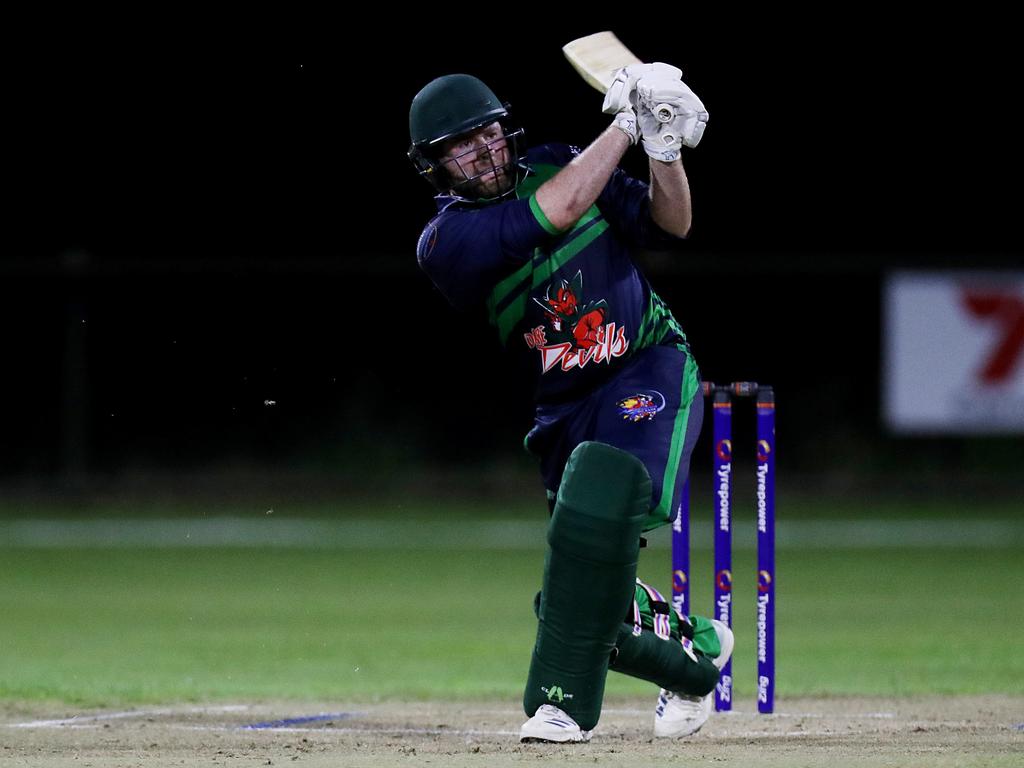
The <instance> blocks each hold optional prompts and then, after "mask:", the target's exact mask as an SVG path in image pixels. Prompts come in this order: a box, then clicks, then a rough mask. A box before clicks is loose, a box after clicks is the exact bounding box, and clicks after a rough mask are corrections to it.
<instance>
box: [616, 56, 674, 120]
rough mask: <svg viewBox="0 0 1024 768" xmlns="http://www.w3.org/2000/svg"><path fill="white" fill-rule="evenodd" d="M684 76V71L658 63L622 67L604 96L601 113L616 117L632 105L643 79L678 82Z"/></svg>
mask: <svg viewBox="0 0 1024 768" xmlns="http://www.w3.org/2000/svg"><path fill="white" fill-rule="evenodd" d="M682 76H683V71H682V70H681V69H679V68H678V67H673V66H672V65H671V64H663V63H662V62H660V61H656V62H654V63H653V64H630V65H629V66H628V67H622V69H620V70H618V71H617V72H616V73H615V76H614V78H613V79H612V84H611V85H610V86H609V87H608V92H607V93H606V94H605V96H604V104H602V105H601V111H602V112H604V113H605V114H607V115H614V114H617V113H618V112H620V111H621V110H622V109H623V108H625V107H627V106H629V105H630V102H631V101H632V100H633V95H634V91H635V90H636V85H637V81H638V80H640V79H641V78H645V77H647V78H650V77H654V78H657V79H663V80H669V81H671V80H676V81H679V79H680V78H681V77H682ZM680 82H681V81H680Z"/></svg>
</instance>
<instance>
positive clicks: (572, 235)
mask: <svg viewBox="0 0 1024 768" xmlns="http://www.w3.org/2000/svg"><path fill="white" fill-rule="evenodd" d="M560 170H561V167H560V166H557V165H548V164H538V165H535V166H533V171H534V173H531V174H530V175H529V176H527V177H526V178H525V179H524V180H523V181H522V182H521V183H520V184H519V186H518V187H517V188H516V195H517V196H518V197H519V198H520V199H523V198H525V197H529V198H530V210H531V211H532V212H533V215H534V216H535V217H536V218H537V221H538V223H539V224H540V225H541V226H542V227H543V228H544V230H545V231H546V232H548V233H550V234H558V230H556V229H555V228H554V227H553V225H552V224H551V222H550V221H549V220H548V218H547V216H545V215H544V212H543V211H542V210H541V209H540V206H539V205H537V203H536V198H535V197H533V195H534V193H535V192H536V191H537V189H538V188H539V187H540V186H541V185H542V184H543V183H544V182H545V181H547V180H548V179H550V178H551V177H552V176H554V175H555V174H556V173H558V172H559V171H560ZM606 229H608V222H607V221H605V220H604V218H602V216H601V212H600V211H599V210H598V209H597V206H596V205H592V206H591V207H590V208H589V209H588V210H587V212H586V213H584V214H583V216H582V217H580V220H579V221H577V222H576V224H575V225H573V227H572V228H571V229H570V230H568V231H567V232H565V233H563V235H562V245H561V247H560V248H558V249H556V250H554V251H551V252H546V251H545V249H543V248H535V249H534V251H533V257H532V258H531V259H530V260H529V261H527V262H526V263H525V264H523V265H522V266H521V267H519V269H517V270H516V271H515V272H513V273H512V274H511V275H509V276H508V277H505V278H503V279H502V280H501V281H500V282H498V284H497V285H495V286H494V288H493V289H492V290H491V294H490V296H488V298H487V316H488V319H489V320H490V322H491V324H492V325H494V326H495V327H496V328H497V330H498V337H499V338H500V339H501V343H502V344H506V343H507V342H508V337H509V335H510V334H511V333H512V329H513V328H515V326H516V324H517V323H519V321H520V320H522V319H523V316H524V315H525V314H526V309H527V307H528V305H529V293H530V292H531V291H533V290H534V289H536V288H538V287H539V286H540V285H542V284H543V283H544V282H545V281H547V280H550V279H551V275H552V274H553V273H554V272H556V271H557V270H559V269H561V268H562V267H563V266H565V264H566V263H567V262H569V261H570V260H571V259H572V258H574V257H575V256H577V255H578V254H579V253H580V251H582V250H583V249H584V248H586V247H587V246H588V245H590V244H591V243H592V242H593V241H594V240H596V239H597V238H598V237H600V236H601V234H602V233H604V231H605V230H606Z"/></svg>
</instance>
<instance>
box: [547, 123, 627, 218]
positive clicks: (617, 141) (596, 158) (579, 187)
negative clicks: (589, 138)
mask: <svg viewBox="0 0 1024 768" xmlns="http://www.w3.org/2000/svg"><path fill="white" fill-rule="evenodd" d="M630 144H631V142H630V139H629V136H628V135H627V134H626V133H624V132H623V131H622V130H620V129H618V128H616V127H614V126H609V127H608V128H607V129H606V130H605V132H604V133H602V134H601V135H600V136H598V137H597V139H595V140H594V141H593V143H591V144H590V146H588V147H587V148H586V149H585V150H583V152H581V153H580V154H579V155H578V156H577V157H576V158H575V159H574V160H573V161H572V162H571V163H569V164H568V165H567V166H565V168H563V169H562V170H561V171H559V172H558V173H557V174H556V175H555V176H553V177H552V178H551V179H549V180H548V181H546V182H545V183H544V184H542V185H541V186H540V188H538V190H537V193H536V200H537V205H539V206H540V209H541V210H542V211H544V215H545V216H547V218H548V221H550V222H551V223H552V224H553V225H554V226H555V227H557V228H558V229H559V230H565V229H568V228H569V227H571V226H572V225H573V224H575V223H576V222H577V221H579V219H580V217H581V216H582V215H583V214H584V213H586V212H587V210H588V209H589V208H590V206H592V205H593V204H594V202H595V201H596V200H597V198H598V196H599V195H600V194H601V191H602V190H603V189H604V187H605V185H606V184H607V183H608V179H610V178H611V175H612V173H613V172H614V171H615V169H616V168H617V167H618V165H619V161H620V160H622V156H623V155H624V154H625V153H626V150H627V149H628V148H629V147H630Z"/></svg>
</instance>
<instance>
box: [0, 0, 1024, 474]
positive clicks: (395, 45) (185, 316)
mask: <svg viewBox="0 0 1024 768" xmlns="http://www.w3.org/2000/svg"><path fill="white" fill-rule="evenodd" d="M474 13H476V14H477V15H474V16H472V17H471V18H470V19H468V20H463V21H462V22H461V24H462V25H461V26H460V22H458V21H457V20H452V21H450V22H449V23H450V24H451V25H452V26H445V25H444V24H440V23H439V22H435V23H432V24H427V25H425V26H423V27H420V28H419V29H413V28H411V27H410V28H407V29H405V30H398V31H396V30H393V29H388V28H387V27H385V25H384V24H382V23H379V22H378V23H369V22H367V23H366V24H365V25H364V26H356V25H352V24H348V25H340V24H339V25H336V26H334V27H332V28H331V29H330V30H324V29H320V30H319V31H318V32H316V33H312V34H307V35H297V36H291V37H289V38H288V40H287V42H282V41H281V40H280V39H278V38H277V37H275V36H274V35H273V34H269V33H266V32H263V33H261V34H259V35H256V34H252V35H249V34H247V33H243V32H241V31H239V32H237V33H236V34H233V35H231V36H230V37H229V38H228V37H226V38H225V39H224V40H221V39H214V40H210V39H204V40H203V41H201V42H199V41H195V40H192V39H191V38H189V37H188V36H187V35H182V36H179V35H175V34H170V33H167V34H157V33H155V32H152V30H150V29H149V28H148V27H147V28H146V29H140V30H135V31H134V33H133V34H131V35H130V36H125V37H123V38H119V39H118V40H117V41H116V42H113V41H111V40H110V39H108V37H109V36H99V35H93V34H91V33H89V32H83V33H82V34H80V35H74V34H72V35H69V36H62V37H60V39H57V38H53V39H50V38H48V37H47V36H46V35H43V36H42V37H41V39H40V40H39V41H38V42H37V43H35V42H34V43H33V45H31V46H28V47H27V48H26V51H25V53H24V55H19V56H16V57H15V61H14V63H12V64H11V65H9V67H8V69H7V78H6V79H7V80H8V83H9V86H10V88H9V95H8V109H7V110H5V111H6V113H7V121H9V122H10V123H11V124H12V125H13V130H14V133H15V134H16V141H14V142H13V143H12V144H11V145H10V147H9V156H8V162H9V163H10V164H11V165H12V166H13V174H11V175H9V176H8V185H7V187H8V200H9V204H8V214H7V217H6V218H7V222H8V242H7V245H6V247H5V248H4V254H3V257H2V260H0V286H2V287H0V298H2V302H0V321H2V327H3V331H4V332H3V344H4V353H3V360H4V363H5V364H4V375H3V385H2V391H3V393H4V398H3V404H4V409H3V417H2V418H3V424H2V433H3V440H2V441H0V485H3V486H4V487H7V488H13V489H33V490H43V491H46V490H52V489H61V488H66V487H68V485H69V484H70V485H74V486H75V487H86V488H94V487H109V486H111V485H117V484H118V483H127V482H130V481H131V479H132V478H135V477H138V476H143V475H145V476H161V477H164V478H168V477H169V478H172V479H173V478H195V477H218V476H224V477H228V476H233V475H232V473H239V472H241V473H250V474H256V475H260V476H271V475H296V476H301V477H303V478H307V479H309V478H313V479H312V480H309V482H315V483H320V484H323V485H324V486H329V487H330V488H332V489H333V490H339V491H345V490H346V489H348V488H354V487H357V486H359V484H360V483H363V482H365V480H364V478H366V477H372V478H376V480H375V482H379V481H380V478H382V477H383V478H390V477H401V476H404V475H410V476H411V475H416V474H418V475H421V476H430V475H431V474H437V475H445V476H448V474H449V473H453V474H452V476H458V475H459V472H460V471H461V470H470V471H471V473H477V472H479V473H481V474H482V473H484V471H485V470H489V469H490V468H493V467H499V468H501V467H506V466H507V467H511V468H512V469H513V470H516V471H518V470H520V469H522V468H523V467H524V466H525V467H526V468H527V470H528V469H529V463H530V459H529V458H528V457H525V456H524V455H522V453H521V450H520V448H519V446H520V439H521V436H522V434H523V433H524V432H525V430H526V428H527V427H528V424H529V414H530V408H529V403H528V397H527V396H526V395H525V394H524V393H522V392H521V391H519V390H518V389H517V388H516V386H515V383H514V382H512V381H509V380H507V379H506V378H505V377H504V375H503V372H502V368H501V358H500V354H499V350H498V345H497V342H496V340H495V339H494V338H493V337H492V334H491V330H490V328H489V327H487V326H486V324H484V323H482V322H480V318H478V317H473V316H463V315H460V314H458V313H456V312H454V311H453V310H451V309H449V308H448V307H447V305H446V304H445V303H444V301H443V300H442V299H441V297H440V295H439V294H438V293H437V292H436V291H435V290H434V289H433V287H432V286H431V284H430V282H429V280H428V279H427V278H426V277H425V276H424V275H423V274H422V273H420V272H419V270H418V268H417V266H416V263H415V256H414V248H415V243H416V238H417V236H418V234H419V231H420V229H421V228H422V226H423V224H424V223H425V221H426V220H427V219H428V218H429V217H430V215H431V213H432V210H433V205H432V201H431V190H430V189H429V187H428V186H427V185H426V184H425V183H424V182H423V181H421V180H420V179H418V178H417V177H416V175H415V173H414V171H413V170H412V167H411V165H410V164H409V163H408V160H407V159H406V157H405V151H406V149H407V145H408V107H409V102H410V101H411V99H412V97H413V95H415V93H416V92H417V91H418V90H419V88H420V87H422V86H423V85H424V84H426V82H428V81H429V80H430V79H432V78H433V77H435V76H438V75H441V74H446V73H449V72H452V71H465V72H470V73H472V74H476V75H478V76H479V77H481V78H483V79H484V80H485V81H486V82H488V84H489V85H491V87H492V88H493V89H494V90H495V91H496V92H497V93H498V95H499V96H500V97H501V98H503V99H506V100H508V101H509V102H511V105H512V109H513V113H514V115H515V117H516V119H517V120H518V121H519V122H520V123H521V124H522V125H523V126H524V127H525V128H526V131H527V139H528V141H530V142H531V143H539V142H544V141H549V140H559V141H566V142H568V143H574V144H579V145H581V146H583V145H585V144H587V143H588V142H589V141H590V140H591V139H593V138H594V137H596V136H597V134H598V133H599V132H600V131H601V130H602V129H603V127H604V126H605V125H606V124H607V118H606V117H605V116H603V115H602V114H601V113H600V105H601V97H600V96H599V95H598V94H597V93H596V92H595V91H593V90H591V89H590V88H589V87H588V86H586V85H585V84H584V83H583V81H582V80H581V79H579V77H578V76H577V75H576V74H575V73H574V72H573V70H572V69H571V68H570V66H569V65H568V63H567V62H566V61H565V60H564V58H563V57H562V54H561V51H560V47H561V45H562V44H564V43H565V42H568V41H569V40H571V39H573V38H575V37H578V36H580V35H583V34H587V33H590V32H593V31H598V30H600V29H603V28H606V27H609V26H610V27H612V28H614V29H615V30H616V32H617V33H618V34H619V36H620V38H621V39H622V40H623V41H624V42H625V43H626V44H627V45H628V46H630V47H631V48H632V49H633V50H634V52H635V53H637V54H638V55H639V56H640V57H641V58H643V59H647V60H658V59H660V60H668V61H669V62H671V63H674V64H677V65H678V66H680V67H681V68H682V69H683V71H684V77H685V79H686V80H687V82H688V83H689V84H690V85H691V86H692V87H693V89H694V90H695V91H696V92H697V93H698V94H699V95H700V96H701V98H702V99H703V101H704V103H705V104H706V105H707V108H708V110H709V112H710V114H711V120H710V123H709V127H708V130H707V132H706V133H705V136H704V139H703V141H702V143H701V145H700V147H699V148H697V149H696V150H692V151H689V152H688V153H686V154H685V155H684V162H685V164H686V167H687V170H688V173H689V177H690V183H691V188H692V191H693V196H694V207H695V226H694V230H693V234H692V237H691V239H690V241H689V243H688V246H689V247H688V248H686V249H685V250H683V251H682V252H680V253H674V254H648V255H647V257H646V258H645V260H644V265H645V269H646V271H647V273H648V275H649V277H650V278H651V281H652V283H653V284H654V286H655V288H656V289H657V290H658V291H659V293H660V294H661V295H662V296H663V297H665V298H666V300H667V301H668V302H669V304H670V305H671V306H672V307H673V309H674V311H675V313H676V316H677V317H678V318H679V320H680V322H681V323H682V324H683V327H684V328H685V329H686V330H687V332H688V334H689V336H690V339H691V342H692V345H693V349H694V352H695V354H696V356H697V359H698V361H699V362H700V364H701V366H702V369H703V371H704V374H705V377H707V378H711V379H716V380H735V379H753V380H759V381H765V382H771V383H773V384H774V385H775V387H776V392H777V397H778V401H779V410H778V413H779V442H780V446H782V447H781V448H780V459H779V461H780V464H779V482H780V484H785V483H786V482H787V481H788V482H790V483H793V484H796V483H797V482H800V483H804V482H806V483H807V484H808V485H809V486H811V487H821V488H824V489H832V490H836V491H842V490H847V489H849V488H850V487H861V486H860V485H859V484H861V483H864V484H865V486H864V487H867V486H868V485H870V486H871V487H879V488H881V487H892V486H898V485H899V484H900V483H912V482H914V478H916V477H926V478H931V477H932V476H933V475H934V473H936V472H938V473H939V475H940V476H946V477H949V476H950V473H955V474H956V476H957V477H958V478H960V479H963V478H972V477H973V478H977V479H979V482H980V483H981V484H982V486H983V487H986V488H989V487H999V488H1004V489H1005V486H1006V483H1007V482H1010V484H1011V486H1012V485H1013V483H1014V482H1017V488H1018V489H1019V474H1020V473H1019V467H1018V464H1019V462H1018V461H1017V459H1015V458H1013V457H1014V456H1016V457H1017V458H1019V457H1020V455H1021V453H1022V444H1021V440H1020V438H1005V437H1004V438H998V439H997V438H991V439H984V438H976V439H972V440H968V439H960V438H943V439H931V440H924V439H920V438H917V439H907V438H902V439H897V438H894V437H891V436H889V435H888V434H886V432H885V430H884V428H883V426H882V425H881V422H880V418H879V367H880V359H879V354H880V352H879V350H880V336H881V327H880V320H879V311H880V289H881V280H882V277H883V275H884V274H885V272H886V271H887V270H890V269H893V268H897V267H920V268H933V267H941V268H947V267H949V268H957V269H960V268H964V269H967V268H970V269H976V268H1000V267H1015V268H1020V267H1021V266H1022V265H1024V257H1022V238H1021V234H1020V227H1019V218H1020V213H1019V212H1020V209H1021V203H1022V200H1024V195H1022V192H1021V188H1020V179H1021V171H1022V170H1024V163H1022V156H1021V149H1020V137H1021V130H1020V124H1019V117H1018V115H1019V114H1020V109H1019V105H1018V103H1017V102H1018V101H1019V98H1020V97H1019V94H1020V87H1019V78H1020V69H1021V67H1020V61H1019V56H1018V55H1017V54H1015V53H1014V50H1015V48H1016V46H1015V44H1013V43H1012V41H1011V36H1012V34H1013V33H1012V30H1013V29H1015V27H1013V25H1011V24H1009V22H1008V21H1007V20H1006V19H998V18H974V19H970V20H967V19H963V18H956V19H954V18H942V17H936V18H932V19H927V20H924V19H918V20H913V21H907V22H900V23H894V22H893V20H892V19H881V18H878V17H872V18H866V17H857V18H842V17H838V16H837V17H835V18H832V19H829V20H825V19H822V18H816V17H808V16H807V15H806V14H801V15H800V16H796V15H794V16H793V17H789V18H787V17H785V16H780V15H776V14H768V13H763V14H762V15H760V16H758V17H756V18H754V17H751V18H748V19H747V20H746V21H745V23H744V25H743V27H742V28H740V27H739V26H738V25H737V20H735V19H733V20H731V21H730V23H723V22H722V21H721V20H719V21H717V22H716V23H704V22H699V23H698V22H692V23H680V24H679V26H678V29H673V28H672V27H673V25H672V24H669V23H664V24H661V23H659V24H653V23H652V24H647V25H645V24H644V23H643V14H642V13H640V12H639V11H638V12H637V13H636V15H635V17H634V18H633V20H627V21H625V22H619V21H616V22H614V23H609V22H606V23H583V22H574V23H571V24H555V23H553V22H552V23H551V24H549V25H548V26H547V27H546V28H545V30H544V31H542V32H533V31H529V25H528V24H524V25H521V24H520V23H519V22H518V21H517V22H516V24H515V25H514V26H513V30H512V31H511V32H506V33H505V34H502V35H494V34H492V33H489V32H488V31H487V29H486V27H489V26H490V24H488V23H487V22H488V20H489V17H490V16H491V15H493V14H496V13H499V9H496V8H495V9H483V11H481V9H474ZM396 15H401V14H396ZM452 15H453V18H454V16H455V11H453V12H452ZM645 26H648V27H649V26H653V27H655V29H654V30H653V31H646V30H645ZM311 27H313V28H315V27H316V25H311ZM128 40H130V42H128ZM225 40H230V42H225ZM444 41H450V42H448V43H445V42H444ZM625 165H626V168H627V170H630V171H632V172H634V173H636V174H643V173H644V172H645V170H644V169H645V163H644V162H643V156H642V153H640V152H639V151H634V152H633V153H631V155H629V156H627V160H626V164H625ZM269 401H273V404H268V402H269ZM742 420H743V414H738V416H737V431H738V432H739V433H740V434H742V429H744V428H743V427H741V426H739V422H740V421H742ZM698 466H700V464H699V463H698ZM1007 472H1010V473H1011V475H1010V477H1009V478H1008V477H1007V474H1006V473H1007ZM1013 473H1016V474H1015V475H1014V474H1013ZM509 476H510V477H512V476H515V477H518V476H519V475H517V474H510V475H509ZM1014 477H1016V478H1017V480H1016V481H1014V480H1013V478H1014ZM989 481H991V483H989ZM182 482H185V480H184V479H183V480H182ZM303 482H306V481H303ZM851 484H852V485H851ZM986 484H987V485H986ZM960 487H962V488H966V487H974V486H966V485H961V486H960ZM538 488H539V484H538Z"/></svg>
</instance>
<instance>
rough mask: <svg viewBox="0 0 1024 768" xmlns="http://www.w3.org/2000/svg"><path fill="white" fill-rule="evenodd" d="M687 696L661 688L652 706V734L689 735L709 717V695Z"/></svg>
mask: <svg viewBox="0 0 1024 768" xmlns="http://www.w3.org/2000/svg"><path fill="white" fill-rule="evenodd" d="M713 695H714V693H713V692H712V693H709V694H708V695H707V696H687V695H685V694H682V693H672V691H666V690H665V689H664V688H662V689H661V693H659V694H658V706H656V707H655V708H654V735H655V736H657V737H658V738H662V739H675V738H680V737H682V736H690V735H692V734H694V733H696V732H697V731H699V730H700V729H701V726H702V725H704V723H706V722H707V721H708V718H709V717H711V697H712V696H713Z"/></svg>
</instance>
